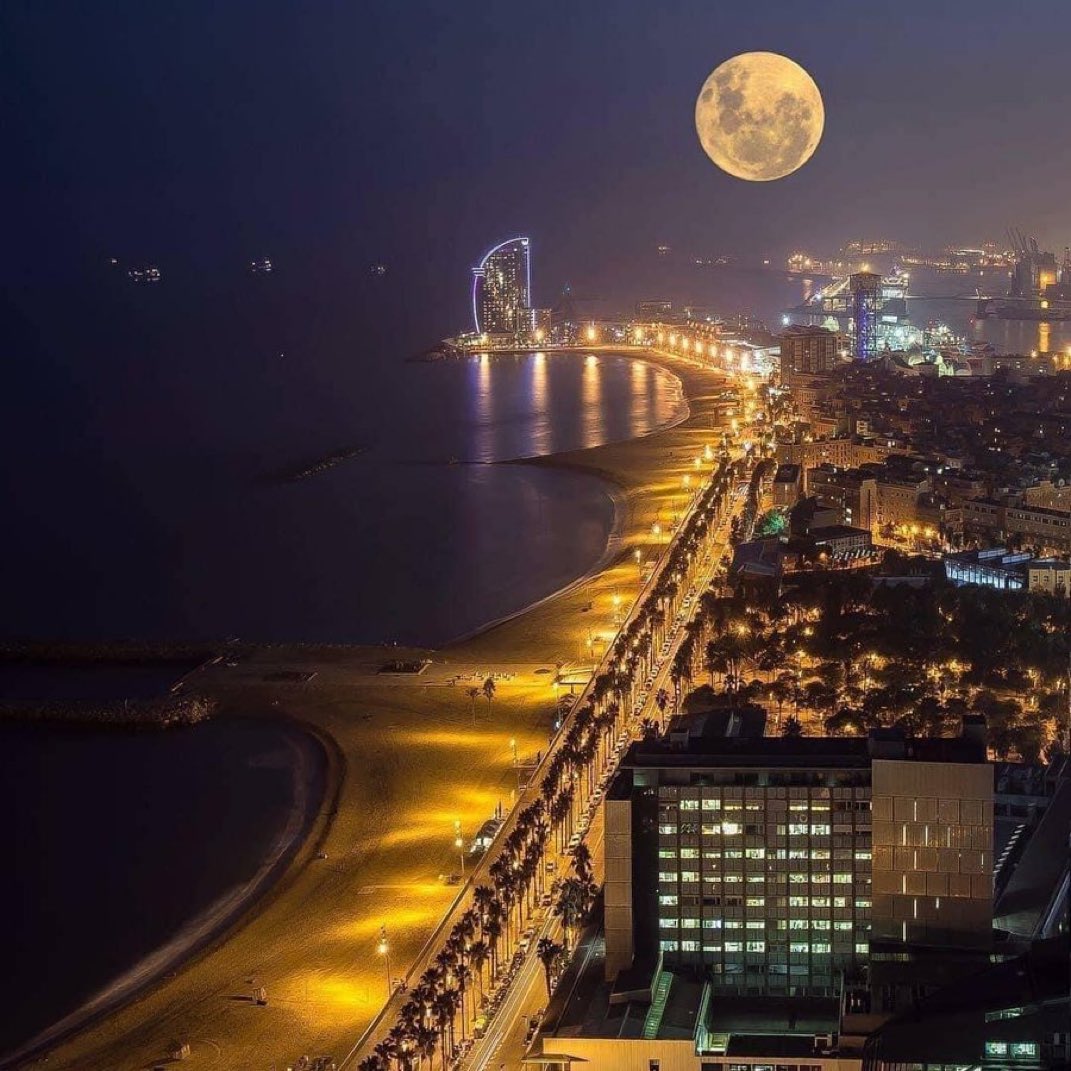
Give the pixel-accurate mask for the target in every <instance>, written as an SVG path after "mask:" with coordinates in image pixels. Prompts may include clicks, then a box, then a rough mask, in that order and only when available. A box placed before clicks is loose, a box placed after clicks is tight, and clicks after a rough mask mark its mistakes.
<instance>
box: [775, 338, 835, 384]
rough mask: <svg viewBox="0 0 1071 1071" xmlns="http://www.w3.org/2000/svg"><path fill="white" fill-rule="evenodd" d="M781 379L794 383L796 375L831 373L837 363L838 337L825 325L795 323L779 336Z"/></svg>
mask: <svg viewBox="0 0 1071 1071" xmlns="http://www.w3.org/2000/svg"><path fill="white" fill-rule="evenodd" d="M779 338H780V342H781V382H782V383H783V384H784V385H785V386H791V385H792V384H791V379H793V378H794V377H797V376H828V375H829V374H830V373H831V372H832V371H833V370H834V368H836V365H837V350H838V338H837V335H836V333H835V332H833V331H828V330H827V329H826V328H824V327H803V326H799V325H796V324H793V325H791V326H789V327H786V328H785V330H784V331H782V332H781V335H780V336H779Z"/></svg>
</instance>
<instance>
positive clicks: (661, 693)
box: [654, 688, 669, 732]
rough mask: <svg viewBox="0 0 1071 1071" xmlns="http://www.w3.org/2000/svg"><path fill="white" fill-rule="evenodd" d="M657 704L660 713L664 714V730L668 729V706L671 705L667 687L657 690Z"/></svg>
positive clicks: (655, 699)
mask: <svg viewBox="0 0 1071 1071" xmlns="http://www.w3.org/2000/svg"><path fill="white" fill-rule="evenodd" d="M654 701H655V706H657V707H658V713H659V714H660V715H661V716H662V731H663V732H665V729H666V707H667V706H669V692H667V691H666V690H665V688H659V689H658V691H657V692H655V697H654Z"/></svg>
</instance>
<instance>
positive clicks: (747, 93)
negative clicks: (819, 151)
mask: <svg viewBox="0 0 1071 1071" xmlns="http://www.w3.org/2000/svg"><path fill="white" fill-rule="evenodd" d="M825 122H826V113H825V108H824V107H823V105H822V94H821V93H819V92H818V86H816V85H815V84H814V79H813V78H812V77H811V76H810V75H809V74H808V73H807V72H806V71H805V70H804V69H803V68H802V67H801V66H800V65H799V64H798V63H794V62H793V61H792V60H790V59H788V57H787V56H780V55H778V54H777V53H776V52H742V53H741V54H740V55H739V56H733V58H732V59H728V60H726V61H725V62H724V63H723V64H721V66H720V67H717V68H716V69H715V70H714V72H713V73H712V74H711V75H710V77H709V78H707V80H706V81H705V82H704V83H703V88H702V89H701V90H700V91H699V97H698V98H697V99H696V102H695V129H696V133H697V134H698V135H699V141H700V143H701V144H702V146H703V151H704V152H705V153H706V154H707V156H709V157H710V158H711V160H713V161H714V163H716V164H717V165H718V167H720V168H721V169H722V170H723V171H727V172H728V173H729V174H730V175H735V176H736V177H737V178H739V179H747V180H748V181H749V182H769V181H770V180H771V179H779V178H784V177H785V175H791V174H792V172H793V171H795V170H797V169H798V168H800V167H802V166H803V165H804V164H805V163H806V162H807V161H808V160H809V159H810V158H811V154H812V153H813V152H814V150H815V149H816V148H818V142H819V141H821V139H822V130H823V128H824V127H825Z"/></svg>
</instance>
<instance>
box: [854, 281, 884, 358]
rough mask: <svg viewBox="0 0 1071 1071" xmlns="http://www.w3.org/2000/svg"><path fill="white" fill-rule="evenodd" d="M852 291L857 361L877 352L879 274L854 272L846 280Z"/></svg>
mask: <svg viewBox="0 0 1071 1071" xmlns="http://www.w3.org/2000/svg"><path fill="white" fill-rule="evenodd" d="M848 285H849V287H850V288H851V292H852V318H853V319H854V320H855V350H854V355H855V359H856V360H857V361H868V360H870V358H871V357H873V356H874V355H875V354H876V353H877V352H878V337H877V326H878V318H879V317H880V316H881V276H880V275H876V274H875V273H874V272H872V271H860V272H856V273H855V274H854V275H852V276H851V277H850V279H849V280H848Z"/></svg>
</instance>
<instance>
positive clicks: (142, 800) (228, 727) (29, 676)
mask: <svg viewBox="0 0 1071 1071" xmlns="http://www.w3.org/2000/svg"><path fill="white" fill-rule="evenodd" d="M162 271H163V279H162V281H161V282H160V283H158V284H145V285H135V284H133V283H131V282H130V281H129V280H128V279H127V278H126V276H125V274H124V272H123V268H122V266H121V265H120V266H111V265H105V264H92V265H84V266H80V270H79V271H77V272H74V273H68V275H66V276H64V277H63V278H61V279H58V280H54V281H52V282H50V283H49V285H47V286H40V285H31V284H29V283H28V284H27V285H26V286H25V287H23V288H21V289H20V288H19V287H18V286H16V287H13V288H9V289H8V291H7V292H6V293H5V294H4V296H3V298H2V299H0V327H2V329H3V334H2V337H3V339H4V340H5V342H4V347H5V354H4V356H5V383H4V388H3V390H0V451H2V456H3V457H4V458H5V464H4V466H3V473H4V479H5V490H4V498H3V501H4V517H3V523H2V524H0V561H3V562H4V563H5V565H6V566H7V568H5V569H4V570H3V603H2V605H3V613H2V615H0V640H4V639H12V638H31V639H37V640H57V639H59V640H73V641H93V642H97V641H109V640H124V639H128V638H136V639H141V640H159V641H165V642H166V641H191V640H205V639H208V640H213V639H222V638H229V637H238V638H241V639H243V640H247V641H267V642H287V641H290V642H318V643H381V642H387V643H399V644H413V645H429V646H433V645H438V644H442V643H445V642H447V641H449V640H450V639H451V638H454V637H457V636H460V635H463V634H466V633H469V632H471V631H473V630H475V629H478V628H479V627H481V626H483V625H485V624H487V623H488V622H490V621H493V620H495V619H497V618H500V617H502V616H504V615H507V614H509V613H512V612H515V611H517V610H520V609H522V608H523V607H524V606H526V605H528V604H529V603H531V602H533V601H535V600H537V599H539V598H542V597H544V596H545V595H547V594H549V593H551V592H552V591H554V590H556V589H557V588H559V587H561V586H563V585H565V584H567V583H569V582H570V581H572V580H573V579H575V578H576V577H578V576H580V575H582V574H583V573H584V572H586V571H587V570H589V569H591V568H592V567H594V566H595V565H596V563H598V562H599V560H600V558H601V557H602V555H603V554H604V553H605V551H606V548H607V542H608V539H609V537H610V535H611V533H612V532H613V529H614V525H615V500H614V495H613V489H612V488H610V487H609V486H608V485H607V484H605V483H604V482H603V481H601V480H600V479H598V478H596V477H594V476H588V475H584V474H581V473H577V472H574V471H569V470H556V469H550V468H546V467H540V466H533V465H525V464H523V463H522V464H499V462H513V461H523V459H526V458H533V457H538V456H542V455H546V454H550V453H555V452H559V451H565V450H575V449H580V448H583V447H590V446H595V445H598V444H600V443H605V442H610V441H616V440H624V439H630V438H633V437H636V436H640V435H644V434H647V433H649V432H651V431H652V430H654V429H657V428H659V427H662V426H665V425H667V424H669V423H672V422H673V421H676V420H678V419H680V418H681V417H682V416H683V414H684V413H685V411H686V401H685V399H684V397H683V394H682V389H681V384H680V382H679V381H678V380H677V379H676V377H674V376H673V375H672V374H670V373H669V372H667V371H665V370H663V369H661V368H659V367H657V366H655V365H653V364H650V363H647V362H644V361H641V360H636V359H633V358H629V357H624V356H612V355H602V354H600V355H598V356H590V357H589V356H585V355H583V354H579V355H575V354H571V355H553V354H545V355H540V354H527V355H521V356H517V357H496V358H493V359H490V360H481V359H479V358H473V359H467V360H462V361H456V362H453V361H452V362H442V363H423V362H420V361H414V360H412V359H411V358H413V357H415V356H418V355H419V354H420V353H421V352H422V351H423V350H424V349H426V348H427V347H428V346H430V345H432V344H433V343H434V342H435V341H437V340H438V339H439V338H441V337H442V336H444V335H446V334H450V333H452V332H453V331H454V330H455V329H456V328H457V327H458V326H461V324H462V322H463V308H464V301H463V299H462V298H460V297H459V299H458V300H457V301H456V302H452V301H443V300H441V292H442V291H441V287H439V288H437V287H433V286H429V285H427V281H426V280H425V281H423V284H422V285H416V283H414V282H413V280H411V279H409V278H407V277H406V276H405V274H404V273H398V272H394V271H388V272H387V273H386V274H385V275H373V274H371V273H368V272H357V273H350V274H343V275H342V276H336V275H335V274H331V273H329V274H328V275H326V276H325V275H312V274H309V273H304V272H288V269H287V267H286V265H280V266H279V267H278V268H277V270H276V271H275V272H274V273H273V274H272V275H270V276H260V275H257V276H252V275H249V274H247V273H246V272H245V271H243V270H242V269H241V268H240V267H237V266H236V267H235V268H234V269H233V270H224V269H221V268H218V267H217V269H216V270H215V271H211V272H204V273H202V272H196V271H192V270H187V271H185V272H183V271H171V270H169V268H168V266H167V265H164V266H162ZM658 272H662V273H663V274H662V275H659V274H658ZM931 284H932V285H931V288H930V289H929V290H928V291H924V292H926V293H928V294H930V295H931V297H930V299H919V300H913V302H912V315H913V317H914V318H915V319H916V321H917V322H919V323H924V322H926V321H928V320H931V319H939V320H944V321H945V322H948V323H949V324H950V325H952V326H953V327H954V328H955V329H957V330H959V331H961V332H962V333H964V334H967V335H969V336H970V337H971V338H973V339H976V340H986V341H990V342H992V344H993V345H994V346H995V347H996V348H997V349H998V350H1001V351H1005V352H1029V351H1030V350H1032V349H1049V348H1063V347H1064V346H1065V345H1071V338H1068V337H1066V336H1067V332H1066V330H1064V329H1063V328H1061V327H1060V326H1055V325H1054V326H1053V327H1051V328H1048V329H1046V328H1045V327H1044V325H1038V324H1025V323H1012V322H1009V321H988V322H985V323H981V324H974V323H973V322H972V321H971V320H970V313H971V311H973V307H972V304H971V302H970V301H969V300H965V297H964V294H966V293H967V290H966V288H965V284H962V283H961V284H960V286H959V289H962V290H964V294H960V293H959V292H958V291H956V290H953V289H945V287H947V286H949V285H953V286H954V285H955V284H949V283H948V281H947V280H942V279H936V280H931ZM813 285H814V281H813V280H812V281H808V280H805V279H802V278H800V277H799V276H792V275H789V274H787V273H785V272H780V271H771V270H761V269H744V268H734V267H731V266H730V267H723V268H714V269H711V268H703V269H698V268H694V269H674V270H672V271H670V270H668V269H666V268H665V267H664V266H658V268H657V270H656V271H654V272H652V273H651V274H650V275H649V276H648V277H647V278H645V279H644V280H642V282H638V283H637V284H636V285H635V289H634V290H633V292H632V293H633V296H634V297H635V298H636V299H639V298H651V297H657V296H667V297H670V298H672V299H673V300H676V301H679V302H683V301H685V300H690V301H694V302H697V303H700V304H703V305H705V306H707V307H710V308H712V309H714V310H715V311H717V312H719V313H722V314H726V315H728V314H732V313H736V312H748V313H750V314H752V315H757V316H759V317H761V318H763V319H765V320H766V321H767V322H768V323H770V324H771V325H774V326H776V324H777V323H778V321H779V319H780V316H781V314H782V312H783V311H784V310H785V309H786V308H788V307H790V306H792V305H794V304H797V303H798V302H799V301H801V300H802V299H803V297H804V295H805V293H806V292H807V290H808V289H809V288H810V287H812V286H813ZM462 290H463V288H460V287H459V294H460V293H461V291H462ZM436 294H439V295H440V299H439V300H437V299H436V298H435V295H436ZM620 303H621V304H625V305H626V306H627V302H620ZM155 673H156V671H155V670H153V669H148V670H142V671H131V672H120V673H119V675H118V676H117V677H111V676H108V675H105V676H104V677H103V678H102V677H100V676H99V675H98V676H95V675H93V674H92V673H88V675H87V671H86V670H84V669H83V670H66V671H64V672H62V673H59V672H55V671H51V670H49V671H42V670H40V669H39V668H26V667H23V668H21V669H19V670H15V671H10V670H9V672H8V674H7V676H6V677H0V695H2V696H5V697H8V698H11V697H15V698H23V699H24V698H31V699H32V698H38V699H48V698H72V697H78V696H81V697H83V698H95V699H100V698H110V697H111V696H112V695H113V694H114V695H116V696H118V695H119V694H122V695H125V696H127V697H137V696H141V695H145V694H153V692H154V691H155V690H157V689H159V688H161V687H164V686H166V683H167V681H165V680H162V679H157V678H156V677H155V676H154V674H155ZM79 674H80V676H79ZM288 732H290V730H288V729H285V728H282V727H280V726H279V725H277V724H272V723H269V722H267V721H266V722H263V723H258V722H251V723H240V724H234V723H230V722H219V723H209V724H206V725H202V726H196V727H193V728H190V729H184V730H180V731H175V732H168V733H163V734H152V733H149V734H146V733H142V734H134V733H124V732H114V731H112V732H94V731H89V730H76V729H71V728H56V727H41V726H36V725H28V726H20V725H3V726H0V786H2V792H3V795H4V799H3V801H2V806H3V813H4V814H5V815H6V816H7V817H6V819H5V825H4V832H3V834H2V836H3V838H4V841H3V843H0V858H3V859H5V860H7V861H9V863H12V862H13V866H12V870H11V871H10V874H9V880H8V881H6V882H3V883H0V919H3V920H5V921H4V923H3V925H2V926H0V956H2V958H3V962H4V970H3V971H2V972H0V977H3V978H4V979H6V983H5V989H6V990H8V991H7V992H4V993H0V1005H2V1006H3V1007H4V1012H5V1014H4V1015H3V1016H0V1053H2V1052H3V1051H4V1050H10V1049H12V1048H14V1047H15V1046H16V1045H18V1044H19V1043H22V1042H25V1041H26V1040H27V1039H28V1038H29V1037H30V1036H32V1035H34V1034H36V1033H37V1032H38V1031H39V1030H40V1029H43V1028H45V1027H46V1026H48V1025H49V1024H51V1023H54V1022H56V1021H57V1020H59V1019H61V1018H62V1017H63V1016H64V1015H65V1014H67V1013H68V1012H70V1011H71V1010H72V1009H73V1008H75V1007H76V1006H78V1004H79V1003H80V1002H81V1001H83V1000H84V999H86V998H87V997H88V996H89V995H91V994H92V993H94V992H96V991H98V990H99V989H100V988H101V987H103V986H105V985H106V984H108V983H109V982H110V981H111V980H112V979H114V977H115V976H116V975H118V974H121V973H122V972H123V971H125V970H127V969H129V968H130V967H131V966H132V965H134V964H136V963H137V962H138V961H139V960H140V959H141V957H143V956H145V955H146V954H148V953H149V952H151V951H152V950H153V949H154V948H157V947H159V946H160V945H161V944H163V943H164V942H166V941H167V940H168V939H169V938H171V937H173V936H174V935H175V934H176V933H178V932H180V931H181V930H182V929H183V927H185V926H187V925H189V924H190V922H191V920H193V919H195V918H197V917H198V915H199V914H200V913H202V912H203V911H205V910H206V909H207V908H209V907H210V906H211V905H212V904H213V903H216V902H217V901H218V899H219V898H220V897H221V896H225V895H227V893H228V891H229V890H232V889H234V888H235V887H238V886H240V885H241V883H242V882H244V881H247V880H249V878H250V875H251V874H253V873H255V872H256V870H257V868H258V866H260V865H261V863H262V862H263V859H264V857H265V855H266V854H267V853H268V852H269V851H270V848H271V845H272V844H273V843H274V842H275V840H276V839H277V837H278V835H279V831H280V830H281V829H282V828H283V827H284V826H285V823H286V821H287V820H288V815H289V814H290V812H291V811H292V808H293V803H294V798H295V794H296V793H297V792H298V791H299V790H300V789H301V788H302V786H298V785H297V784H296V783H295V776H296V775H295V769H294V767H293V764H292V763H289V762H288V761H287V760H286V755H287V754H292V753H293V752H292V749H291V748H289V745H288V741H287V739H286V734H287V733H288ZM265 756H267V757H269V758H272V757H274V758H272V761H265ZM275 760H278V761H275ZM306 773H307V771H306ZM303 776H304V775H303ZM314 780H315V778H314ZM304 789H308V786H304ZM308 790H311V791H315V787H313V788H312V789H308ZM11 876H13V879H14V880H11Z"/></svg>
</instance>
